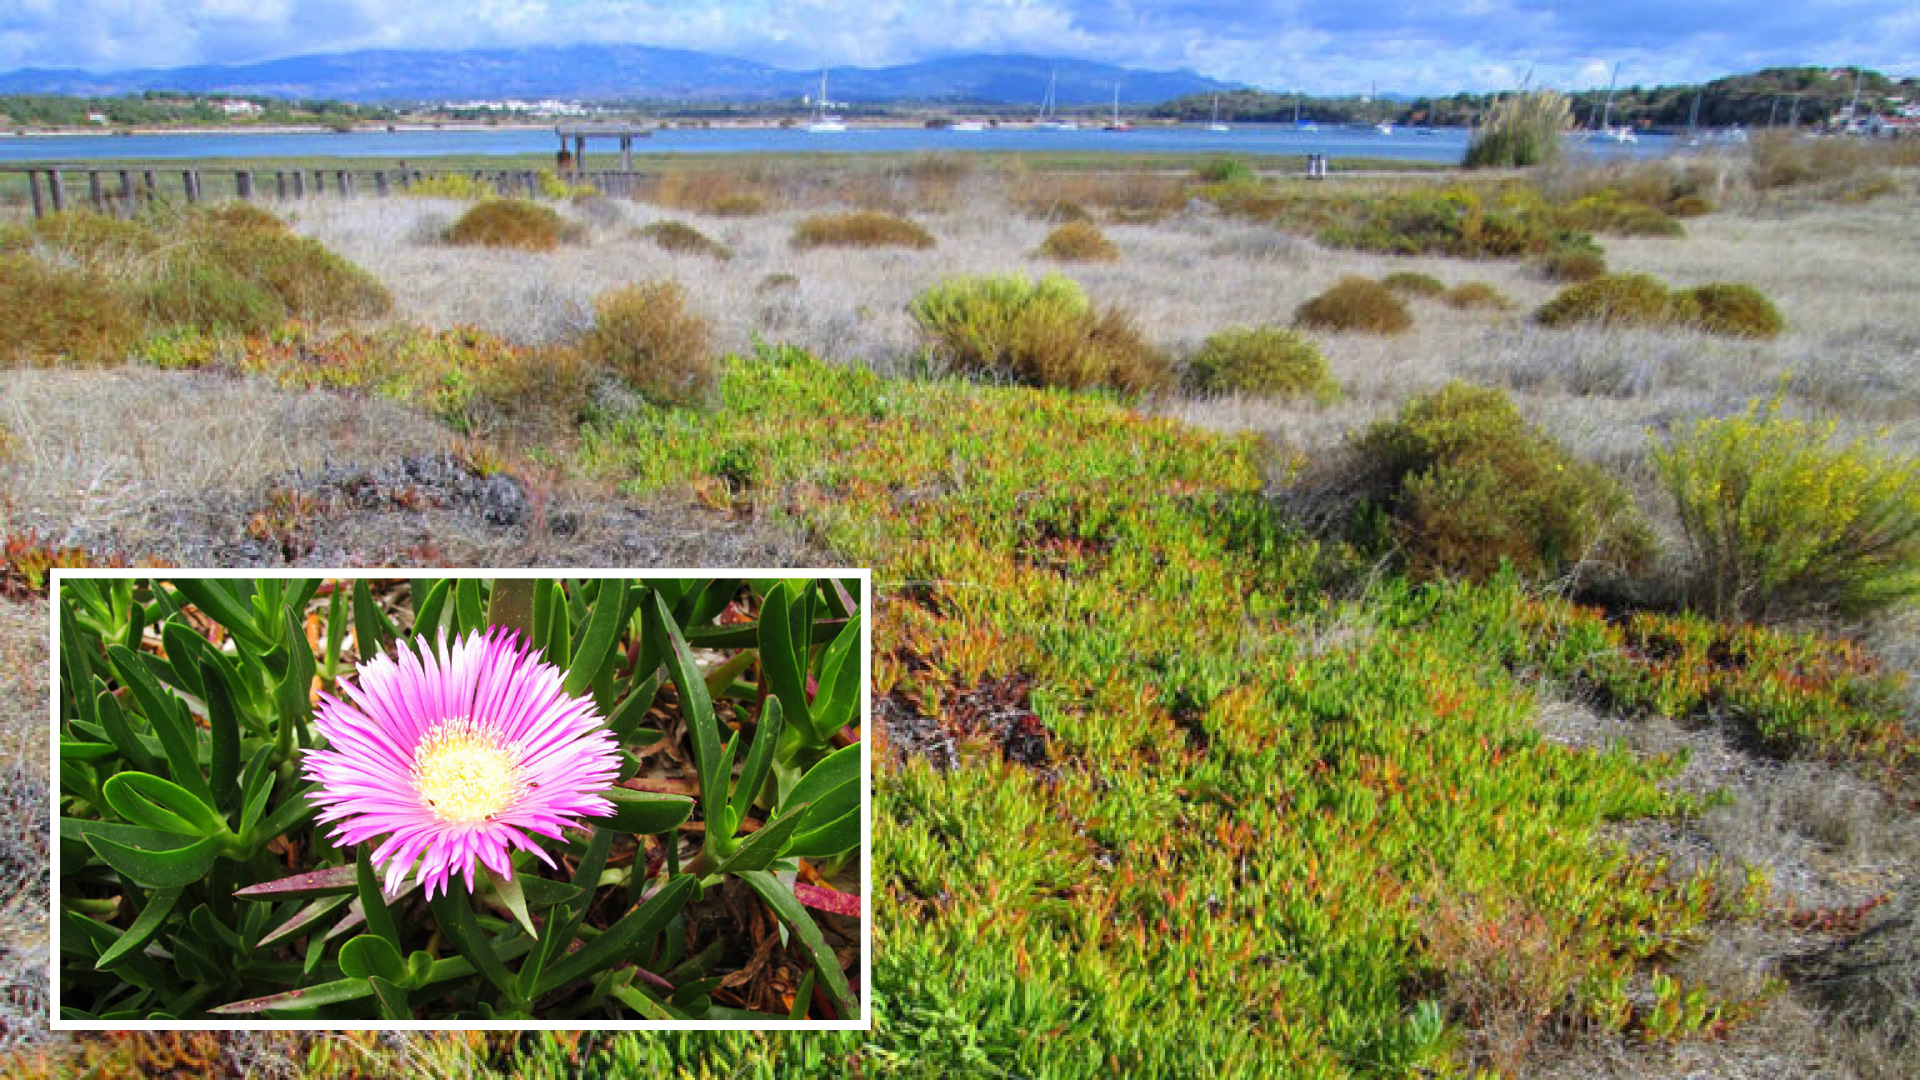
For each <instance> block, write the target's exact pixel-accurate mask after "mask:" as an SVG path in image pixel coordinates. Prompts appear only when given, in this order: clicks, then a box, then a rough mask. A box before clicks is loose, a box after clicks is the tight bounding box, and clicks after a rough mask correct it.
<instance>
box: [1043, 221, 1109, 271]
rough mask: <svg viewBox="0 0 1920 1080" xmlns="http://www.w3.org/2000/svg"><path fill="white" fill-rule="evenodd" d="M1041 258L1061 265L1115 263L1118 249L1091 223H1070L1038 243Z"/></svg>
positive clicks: (1098, 227)
mask: <svg viewBox="0 0 1920 1080" xmlns="http://www.w3.org/2000/svg"><path fill="white" fill-rule="evenodd" d="M1039 254H1040V256H1041V257H1042V258H1047V259H1057V260H1059V261H1061V262H1114V261H1116V260H1118V259H1119V258H1120V249H1119V248H1117V247H1114V246H1113V241H1111V240H1109V239H1107V234H1106V233H1103V232H1101V231H1100V226H1098V225H1095V224H1094V223H1093V222H1091V221H1069V222H1067V223H1066V224H1065V225H1062V226H1060V227H1059V228H1057V229H1055V230H1053V231H1052V232H1050V233H1048V234H1047V238H1046V239H1045V240H1043V241H1041V242H1040V252H1039Z"/></svg>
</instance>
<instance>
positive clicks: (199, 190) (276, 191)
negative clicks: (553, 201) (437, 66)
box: [4, 167, 646, 218]
mask: <svg viewBox="0 0 1920 1080" xmlns="http://www.w3.org/2000/svg"><path fill="white" fill-rule="evenodd" d="M4 171H7V172H24V173H26V174H27V188H28V192H29V198H30V199H31V200H32V202H33V216H34V217H36V218H38V217H45V216H46V215H47V214H49V213H55V214H57V213H59V212H61V211H62V210H65V209H67V207H68V206H70V205H73V204H74V200H75V195H76V192H74V191H72V190H70V189H71V187H72V186H73V185H74V184H75V183H76V177H78V176H85V177H86V195H85V199H86V203H85V205H87V206H89V207H91V208H92V209H93V210H94V211H96V212H98V213H103V214H105V213H118V214H132V213H134V212H136V211H137V210H138V209H139V207H140V205H141V204H142V203H144V202H151V201H153V200H154V199H158V198H170V197H172V196H173V194H174V193H175V192H176V191H177V193H178V195H179V197H180V198H181V199H183V200H184V201H186V202H189V203H197V202H206V201H211V200H215V199H221V198H235V199H241V200H247V201H251V200H254V199H278V200H287V199H304V198H308V197H309V196H317V195H327V194H333V195H336V196H339V197H342V198H345V197H351V196H354V195H362V194H369V193H370V194H373V195H377V196H385V195H389V194H392V193H393V192H395V191H407V190H409V189H410V188H412V187H413V186H414V185H416V184H419V183H421V182H423V181H425V180H426V179H428V178H430V177H436V176H465V177H469V178H471V179H472V180H473V181H475V182H477V183H480V184H483V185H487V186H490V187H491V188H493V190H494V191H496V192H497V193H499V194H501V195H509V196H511V195H525V196H528V197H533V196H537V195H539V194H540V191H541V187H542V174H541V173H540V172H539V171H537V170H533V169H513V170H505V171H502V170H488V169H471V170H449V169H377V170H365V169H273V170H258V171H256V170H252V169H226V170H210V169H164V170H163V169H63V168H44V167H43V168H26V169H18V168H16V169H7V170H4ZM645 175H646V174H642V173H636V172H631V171H623V172H596V173H587V174H580V175H577V176H573V177H570V179H571V180H573V181H574V182H576V183H578V182H586V183H589V184H591V185H592V186H593V187H594V189H595V190H597V191H600V192H602V193H604V194H608V195H620V196H629V195H632V194H633V193H634V191H635V189H636V188H637V187H638V186H639V183H640V181H641V180H642V178H643V177H644V176H645ZM221 177H224V178H225V181H224V182H221V181H220V180H219V178H221ZM209 181H213V182H214V189H213V190H209V189H208V187H207V183H208V182H209Z"/></svg>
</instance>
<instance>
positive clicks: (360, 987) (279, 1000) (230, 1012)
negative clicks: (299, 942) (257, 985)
mask: <svg viewBox="0 0 1920 1080" xmlns="http://www.w3.org/2000/svg"><path fill="white" fill-rule="evenodd" d="M372 995H373V986H372V985H371V984H369V983H368V982H367V980H365V979H336V980H335V981H333V982H328V983H321V984H320V985H318V986H308V987H305V988H302V989H299V990H287V991H284V992H282V993H278V994H268V995H267V996H266V997H258V998H249V999H247V1000H246V1001H232V1002H228V1003H227V1004H225V1005H216V1006H214V1007H213V1008H211V1009H208V1010H207V1011H208V1012H210V1013H213V1014H214V1015H216V1016H257V1015H259V1014H261V1013H265V1012H271V1011H273V1010H275V1009H281V1010H287V1009H314V1008H318V1007H320V1006H322V1005H338V1004H340V1003H341V1002H344V1001H355V1000H358V999H359V998H363V997H371V996H372Z"/></svg>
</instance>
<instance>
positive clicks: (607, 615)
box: [566, 578, 627, 697]
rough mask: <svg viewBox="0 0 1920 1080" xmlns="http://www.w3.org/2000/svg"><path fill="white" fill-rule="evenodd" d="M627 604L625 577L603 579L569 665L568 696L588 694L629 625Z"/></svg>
mask: <svg viewBox="0 0 1920 1080" xmlns="http://www.w3.org/2000/svg"><path fill="white" fill-rule="evenodd" d="M626 603H627V581H626V579H625V578H602V579H600V588H599V591H598V592H597V593H596V594H595V596H594V600H593V612H592V614H591V615H589V616H588V618H587V625H586V629H585V630H584V631H582V632H581V634H580V640H579V642H578V643H577V644H576V645H575V647H574V650H573V657H572V659H571V660H570V661H568V664H567V678H566V691H567V693H568V694H569V695H571V696H573V697H579V696H580V695H582V694H584V693H586V691H587V688H588V687H589V686H591V685H592V684H593V680H594V678H595V676H597V675H599V674H600V669H601V668H602V667H604V666H605V665H606V662H607V659H608V657H609V656H610V655H611V654H612V652H613V648H614V646H615V645H618V644H619V643H620V630H621V628H622V627H624V626H625V625H626V619H625V618H624V616H625V614H626Z"/></svg>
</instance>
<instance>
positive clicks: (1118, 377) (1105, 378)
mask: <svg viewBox="0 0 1920 1080" xmlns="http://www.w3.org/2000/svg"><path fill="white" fill-rule="evenodd" d="M910 310H911V312H912V314H913V317H914V320H915V321H916V322H917V323H919V325H920V329H921V332H922V333H924V334H925V335H926V336H927V338H928V340H929V342H930V343H931V344H932V346H933V350H934V354H935V355H936V356H937V357H939V358H940V359H941V360H943V361H945V362H946V363H947V364H949V365H951V366H952V367H953V368H955V369H957V370H960V371H964V372H966V373H968V374H972V375H982V376H987V377H990V378H1005V379H1011V380H1013V381H1015V382H1020V383H1025V384H1027V385H1032V386H1060V387H1066V388H1068V389H1086V388H1089V387H1096V386H1106V387H1111V388H1113V389H1117V390H1120V391H1122V392H1127V393H1139V392H1143V391H1146V390H1151V389H1154V388H1156V387H1158V386H1160V385H1162V384H1163V383H1164V382H1165V381H1166V378H1167V368H1168V364H1167V360H1166V357H1165V356H1164V355H1163V354H1161V353H1160V351H1159V350H1157V349H1155V348H1153V346H1152V345H1150V344H1149V343H1147V341H1146V340H1145V339H1144V337H1143V336H1142V335H1141V334H1140V332H1139V329H1138V327H1137V326H1136V325H1135V323H1134V322H1133V320H1132V319H1131V318H1130V317H1129V316H1128V315H1127V314H1126V313H1125V312H1122V311H1120V310H1118V309H1108V310H1107V311H1104V312H1100V311H1096V310H1095V309H1094V306H1093V304H1092V302H1091V301H1090V300H1088V299H1087V294H1086V293H1085V292H1084V291H1083V290H1082V289H1081V288H1080V286H1079V285H1077V284H1075V283H1074V282H1072V281H1070V280H1068V279H1067V278H1064V277H1060V276H1058V275H1048V276H1046V277H1044V278H1042V279H1040V280H1039V281H1038V282H1034V281H1031V280H1029V279H1028V278H1026V277H1023V276H1020V275H1005V276H999V277H961V278H951V279H948V280H946V281H943V282H941V283H939V284H937V285H934V286H932V287H930V288H928V289H927V290H926V291H924V292H922V293H921V294H920V295H919V296H917V297H915V298H914V301H913V304H912V306H911V309H910Z"/></svg>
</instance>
